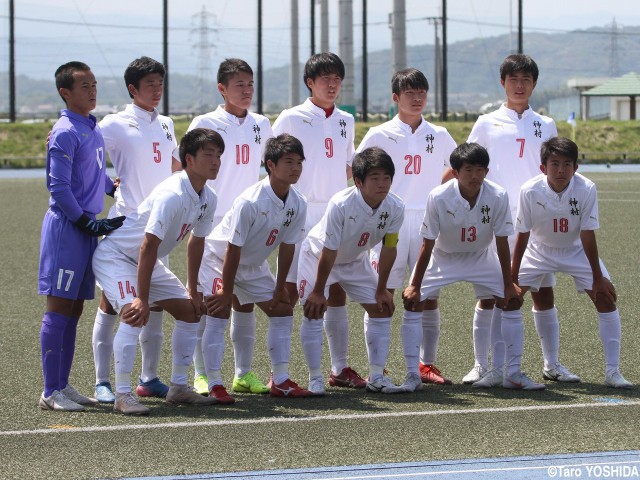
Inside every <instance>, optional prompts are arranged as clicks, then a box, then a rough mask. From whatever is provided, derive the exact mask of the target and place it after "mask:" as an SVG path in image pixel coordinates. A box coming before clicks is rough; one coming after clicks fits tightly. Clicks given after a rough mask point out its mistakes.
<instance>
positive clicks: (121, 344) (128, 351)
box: [113, 322, 142, 393]
mask: <svg viewBox="0 0 640 480" xmlns="http://www.w3.org/2000/svg"><path fill="white" fill-rule="evenodd" d="M141 330H142V329H141V328H138V327H132V326H131V325H127V324H126V323H124V322H120V325H119V326H118V331H117V332H116V335H115V337H114V338H113V356H114V361H115V371H116V392H118V393H128V392H131V372H133V362H134V360H135V358H136V350H138V337H139V336H140V332H141Z"/></svg>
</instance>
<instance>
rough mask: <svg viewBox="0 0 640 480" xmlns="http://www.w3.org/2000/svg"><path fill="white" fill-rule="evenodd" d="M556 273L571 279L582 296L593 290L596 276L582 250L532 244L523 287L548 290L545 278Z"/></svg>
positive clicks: (524, 262) (521, 277)
mask: <svg viewBox="0 0 640 480" xmlns="http://www.w3.org/2000/svg"><path fill="white" fill-rule="evenodd" d="M598 261H599V262H600V269H601V270H602V275H603V276H604V277H605V278H609V272H607V269H606V268H605V266H604V264H603V263H602V260H600V259H598ZM556 272H560V273H566V274H567V275H571V276H572V277H573V281H574V283H575V285H576V290H577V291H578V292H580V293H582V292H584V291H585V290H591V289H592V288H593V272H592V270H591V265H590V264H589V260H588V259H587V256H586V255H585V253H584V249H583V248H582V247H571V248H553V247H548V246H545V245H541V244H539V243H535V242H529V245H527V249H526V250H525V252H524V256H523V257H522V263H521V265H520V271H519V272H518V282H519V283H520V285H522V286H524V287H530V288H531V290H532V291H534V292H537V291H538V290H540V287H541V286H544V285H543V284H542V279H543V278H544V276H545V275H548V274H550V273H552V274H555V273H556Z"/></svg>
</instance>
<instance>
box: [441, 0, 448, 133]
mask: <svg viewBox="0 0 640 480" xmlns="http://www.w3.org/2000/svg"><path fill="white" fill-rule="evenodd" d="M447 70H448V67H447V0H442V121H443V122H446V121H447V109H448V108H449V106H448V105H447V93H448V92H447V90H448V88H447Z"/></svg>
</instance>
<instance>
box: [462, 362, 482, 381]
mask: <svg viewBox="0 0 640 480" xmlns="http://www.w3.org/2000/svg"><path fill="white" fill-rule="evenodd" d="M486 373H487V369H486V368H485V367H483V366H482V365H476V366H474V367H473V368H472V369H471V371H470V372H469V373H467V374H466V375H465V376H464V377H462V383H464V384H465V385H470V384H472V383H475V382H477V381H478V380H480V379H481V378H482V377H483V376H484V375H485V374H486Z"/></svg>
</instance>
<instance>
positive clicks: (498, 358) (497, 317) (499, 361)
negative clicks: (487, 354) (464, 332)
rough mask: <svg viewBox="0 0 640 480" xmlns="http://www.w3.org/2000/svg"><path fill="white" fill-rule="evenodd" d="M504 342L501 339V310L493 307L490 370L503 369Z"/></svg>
mask: <svg viewBox="0 0 640 480" xmlns="http://www.w3.org/2000/svg"><path fill="white" fill-rule="evenodd" d="M504 355H505V348H504V340H503V339H502V310H501V309H500V308H498V307H493V313H492V315H491V364H492V368H495V369H497V370H502V369H503V368H504Z"/></svg>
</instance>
